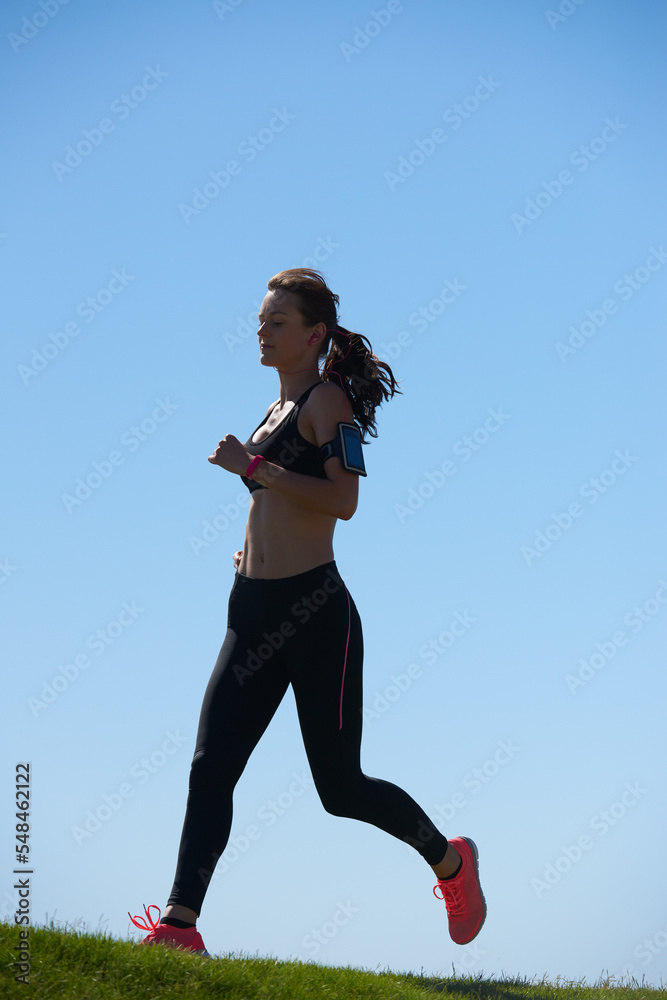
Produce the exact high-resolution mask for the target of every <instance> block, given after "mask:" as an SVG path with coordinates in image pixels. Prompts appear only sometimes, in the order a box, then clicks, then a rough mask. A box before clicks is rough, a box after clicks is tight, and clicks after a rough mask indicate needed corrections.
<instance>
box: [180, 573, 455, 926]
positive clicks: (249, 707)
mask: <svg viewBox="0 0 667 1000" xmlns="http://www.w3.org/2000/svg"><path fill="white" fill-rule="evenodd" d="M362 660H363V638H362V632H361V621H360V618H359V613H358V612H357V609H356V607H355V605H354V602H353V600H352V598H351V597H350V595H349V593H348V591H347V588H346V587H345V584H344V583H343V581H342V579H341V577H340V575H339V573H338V570H337V568H336V563H335V562H333V561H332V562H330V563H326V564H324V565H323V566H317V567H316V568H315V569H312V570H308V572H306V573H299V574H298V575H296V576H290V577H284V578H282V579H279V580H261V579H255V578H253V577H247V576H241V575H240V574H239V573H237V574H236V577H235V579H234V585H233V587H232V590H231V593H230V595H229V612H228V619H227V634H226V636H225V640H224V642H223V644H222V648H221V650H220V654H219V656H218V659H217V662H216V664H215V667H214V669H213V673H212V675H211V679H210V681H209V683H208V687H207V689H206V694H205V695H204V703H203V705H202V710H201V716H200V720H199V730H198V732H197V743H196V746H195V753H194V757H193V760H192V767H191V770H190V784H189V794H188V801H187V809H186V814H185V822H184V824H183V833H182V836H181V844H180V849H179V854H178V863H177V867H176V877H175V879H174V885H173V888H172V891H171V895H170V896H169V900H168V903H179V904H180V905H182V906H187V907H189V908H190V909H192V910H194V911H195V912H196V913H199V912H200V909H201V904H202V902H203V899H204V896H205V894H206V890H207V888H208V885H209V882H210V880H211V876H212V875H213V871H214V869H215V865H216V862H217V861H218V859H219V857H220V855H221V854H222V852H223V851H224V849H225V846H226V844H227V841H228V839H229V834H230V830H231V824H232V793H233V791H234V786H235V785H236V783H237V781H238V780H239V778H240V776H241V774H242V772H243V769H244V768H245V766H246V763H247V761H248V758H249V757H250V754H251V753H252V751H253V749H254V748H255V746H256V745H257V743H258V741H259V739H260V738H261V736H262V733H263V732H264V730H265V729H266V727H267V726H268V724H269V722H270V721H271V718H272V717H273V714H274V713H275V711H276V709H277V708H278V705H279V704H280V702H281V700H282V698H283V695H284V694H285V691H286V690H287V688H288V686H289V684H291V685H292V688H293V690H294V697H295V700H296V707H297V711H298V715H299V724H300V726H301V733H302V736H303V742H304V746H305V749H306V753H307V755H308V763H309V765H310V769H311V772H312V775H313V780H314V782H315V787H316V788H317V792H318V794H319V796H320V799H321V801H322V805H323V806H324V808H325V809H326V811H327V812H329V813H332V814H333V815H334V816H347V817H350V818H353V819H359V820H363V821H364V822H365V823H372V824H373V825H374V826H377V827H380V829H381V830H386V832H387V833H390V834H392V836H394V837H398V838H399V839H400V840H403V841H404V842H405V843H407V844H410V845H411V846H412V847H414V848H415V850H417V851H418V852H419V854H421V856H422V857H423V858H424V860H425V861H426V862H427V863H428V864H431V865H435V864H437V863H438V862H439V861H441V860H442V858H443V855H444V853H445V851H446V849H447V840H446V838H445V837H444V836H443V835H442V833H440V831H439V830H438V829H437V827H435V826H434V824H433V823H432V822H431V820H430V819H429V818H428V816H427V815H426V813H425V812H424V811H423V810H422V809H421V808H420V807H419V806H418V805H417V803H416V802H415V801H414V799H412V798H411V797H410V796H409V795H408V794H407V792H404V791H403V790H402V789H401V788H398V787H397V786H396V785H393V784H391V783H390V782H388V781H383V780H381V779H380V778H369V777H368V776H367V775H365V774H363V772H362V770H361V765H360V749H361V725H362Z"/></svg>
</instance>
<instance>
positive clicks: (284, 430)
mask: <svg viewBox="0 0 667 1000" xmlns="http://www.w3.org/2000/svg"><path fill="white" fill-rule="evenodd" d="M322 384H323V383H322V382H315V384H314V385H311V387H310V389H306V391H305V392H304V394H303V395H302V396H299V398H298V399H297V401H296V403H295V404H294V406H293V407H292V409H291V410H290V411H289V413H288V414H287V416H286V417H285V418H284V419H283V420H281V421H280V423H279V424H278V425H277V427H274V429H273V430H272V431H271V433H270V434H269V435H267V437H265V438H262V440H261V441H253V437H254V436H255V434H256V433H257V431H258V430H259V428H260V427H263V426H264V424H265V423H266V421H267V420H268V419H269V417H270V415H271V414H270V413H267V415H266V416H265V417H264V419H263V420H262V422H261V424H259V425H258V426H257V427H255V429H254V431H253V432H252V434H251V435H250V437H249V439H248V440H247V441H246V443H245V446H246V448H247V449H248V451H249V452H250V454H251V455H263V456H264V458H265V459H266V460H267V462H273V463H274V464H275V465H280V466H282V467H283V469H289V471H290V472H300V473H301V474H302V475H303V476H316V477H317V478H318V479H326V478H327V476H326V473H325V471H324V462H323V461H322V456H321V454H320V449H319V447H318V446H317V445H316V444H311V442H310V441H306V439H305V437H303V435H302V434H300V433H299V431H298V428H297V420H298V419H299V408H300V407H301V406H302V405H303V403H305V402H306V400H307V399H308V397H309V396H310V394H311V392H312V391H313V389H314V388H315V386H316V385H322ZM241 479H242V480H243V482H244V483H245V485H246V486H247V487H248V489H249V490H250V492H251V493H254V491H255V490H265V489H266V486H262V484H261V483H256V482H255V481H254V480H253V479H247V478H246V477H245V476H241Z"/></svg>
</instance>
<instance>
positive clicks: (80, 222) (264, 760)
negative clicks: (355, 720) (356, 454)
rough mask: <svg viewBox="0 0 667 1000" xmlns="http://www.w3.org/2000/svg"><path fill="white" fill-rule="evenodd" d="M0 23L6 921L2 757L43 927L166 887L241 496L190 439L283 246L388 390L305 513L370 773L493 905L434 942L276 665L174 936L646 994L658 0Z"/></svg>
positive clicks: (654, 569)
mask: <svg viewBox="0 0 667 1000" xmlns="http://www.w3.org/2000/svg"><path fill="white" fill-rule="evenodd" d="M559 2H560V0H559ZM0 21H1V25H2V31H1V32H0V44H1V46H2V62H1V66H2V68H1V70H0V73H1V80H2V85H3V92H4V94H5V95H6V97H5V101H4V113H5V122H4V135H5V137H6V153H5V156H4V157H3V159H2V166H1V168H0V169H1V170H2V190H3V193H4V196H5V197H4V199H3V201H4V205H3V209H2V213H1V218H0V233H1V235H0V252H1V253H2V257H3V261H2V272H3V296H2V300H3V304H2V358H3V366H2V400H3V410H4V414H3V420H2V443H3V463H2V464H3V472H4V489H3V501H2V503H3V511H2V544H1V547H0V561H1V564H2V570H1V572H0V578H1V579H2V585H1V592H0V601H1V602H2V612H3V616H4V622H5V624H4V628H3V643H2V647H3V655H4V665H3V692H4V694H5V695H6V697H4V698H3V708H2V723H3V724H2V737H1V741H2V753H3V756H2V760H3V766H2V772H1V774H2V779H1V781H0V803H1V806H0V809H1V810H2V812H1V816H2V840H1V842H2V844H3V845H4V846H3V848H2V852H1V854H2V865H1V866H0V870H1V872H2V889H1V891H0V897H1V900H2V902H1V903H0V910H1V912H2V915H3V916H4V917H5V918H9V919H13V913H14V910H15V906H16V895H15V893H14V891H13V890H12V885H13V884H14V883H13V880H14V878H15V876H14V875H13V866H14V865H15V861H14V856H15V846H14V845H15V839H14V838H15V831H14V825H15V822H16V819H15V816H14V812H13V802H14V798H13V796H14V777H15V768H16V765H17V764H18V763H20V762H25V761H28V762H30V765H31V769H32V795H33V799H32V811H31V817H30V822H31V824H32V825H31V831H30V836H31V841H30V843H31V847H32V854H31V861H32V862H33V867H34V875H33V876H32V883H31V889H32V895H31V906H32V910H31V912H32V918H33V920H34V921H36V922H39V923H41V922H44V920H46V919H48V920H50V919H52V918H53V919H55V920H56V921H62V922H64V923H67V924H69V925H73V926H86V927H88V928H89V929H95V928H98V927H99V928H104V929H107V930H108V931H109V932H110V933H112V934H114V935H117V936H120V937H124V936H125V935H127V934H128V933H130V934H131V935H132V936H133V937H136V938H137V939H138V938H139V932H137V931H135V929H134V928H132V927H131V925H130V924H129V920H128V917H127V911H128V910H129V911H131V912H132V913H139V912H141V906H142V904H143V903H146V904H149V903H157V904H158V905H160V906H161V907H164V905H165V902H166V898H167V895H168V893H169V890H170V888H171V883H172V879H173V875H174V866H175V861H176V852H177V847H178V842H179V837H180V831H181V825H182V821H183V813H184V808H185V799H186V792H187V780H188V770H189V765H190V759H191V755H192V752H193V748H194V739H195V733H196V726H197V719H198V713H199V708H200V704H201V699H202V696H203V692H204V689H205V686H206V683H207V680H208V676H209V673H210V671H211V669H212V667H213V664H214V662H215V660H216V657H217V654H218V650H219V648H220V645H221V643H222V639H223V636H224V631H225V625H226V614H227V597H228V593H229V589H230V587H231V584H232V581H233V576H234V569H233V565H232V554H233V552H234V551H235V550H236V549H238V548H240V547H241V546H242V542H243V531H244V523H245V518H246V516H247V504H248V493H247V491H246V490H245V489H244V487H243V485H242V483H241V481H240V479H238V477H233V476H232V475H230V474H229V473H226V472H223V471H222V470H221V469H220V468H216V467H213V466H211V465H210V463H208V462H207V456H208V455H209V454H211V452H212V451H213V450H214V447H215V445H216V444H217V442H218V441H219V440H220V438H222V437H223V436H224V435H225V434H226V433H232V434H235V435H236V436H237V437H239V438H241V439H242V440H245V439H246V436H247V435H248V434H249V433H250V431H251V430H252V428H254V427H255V426H256V425H257V424H258V423H259V420H260V418H261V417H262V416H263V414H264V412H265V410H266V408H267V406H268V405H269V404H270V403H271V402H272V401H273V400H275V399H276V398H277V395H278V377H277V375H276V374H275V372H273V371H272V370H270V369H266V368H262V367H261V366H260V364H259V357H258V351H257V347H256V339H255V332H256V327H255V323H256V313H257V311H258V307H259V303H260V302H261V300H262V298H263V296H264V294H265V292H266V282H267V281H268V279H269V278H270V277H271V276H272V275H273V274H275V273H277V272H278V271H280V270H283V269H285V268H289V267H298V266H311V267H318V268H320V269H321V270H322V272H323V273H324V275H325V277H326V279H327V281H328V282H329V284H330V287H331V288H332V289H333V291H335V292H336V293H337V294H338V295H339V296H340V321H341V323H342V324H343V325H344V326H345V327H347V328H348V329H351V330H356V331H358V332H360V333H362V334H363V335H364V336H366V337H368V339H369V340H370V341H371V343H372V344H373V346H374V348H375V350H376V352H377V354H378V355H379V357H381V358H382V359H384V360H388V361H389V362H390V364H391V365H392V368H393V370H394V373H395V375H396V377H397V378H398V379H399V380H400V382H401V387H402V390H403V394H402V395H401V396H397V397H395V398H394V400H392V401H391V402H390V403H388V404H387V405H386V406H384V407H383V408H382V409H381V410H380V411H379V412H378V430H379V437H378V438H377V440H373V441H372V443H371V444H370V445H369V447H368V448H367V449H365V457H366V465H367V469H368V478H367V479H365V480H363V482H362V483H361V490H360V502H359V506H358V509H357V512H356V514H355V516H354V518H353V519H352V520H351V521H348V522H342V523H341V524H340V525H339V527H338V529H337V533H336V538H335V553H336V560H337V562H338V566H339V569H340V571H341V573H342V575H343V578H344V579H345V581H346V583H347V585H348V588H349V590H350V593H351V594H352V596H353V597H354V600H355V602H356V604H357V606H358V608H359V611H360V614H361V617H362V622H363V626H364V641H365V656H366V660H365V694H364V704H365V709H366V711H365V717H366V724H365V730H364V740H363V746H362V765H363V767H364V770H365V771H366V773H368V774H370V775H373V776H377V777H383V778H386V779H388V780H391V781H393V782H395V783H397V784H399V785H401V786H402V787H404V788H405V789H406V790H407V791H408V792H409V793H410V794H411V795H412V796H413V797H414V798H415V799H416V800H417V801H418V802H419V803H420V804H421V805H422V806H423V808H424V809H425V810H426V811H427V812H428V813H429V814H430V815H431V816H433V818H434V820H435V821H436V822H437V824H438V825H439V827H440V828H441V829H442V830H443V832H444V833H445V834H446V835H448V836H457V835H461V834H463V835H467V836H470V837H472V838H473V839H474V840H475V841H476V843H477V844H478V847H479V851H480V870H481V875H482V879H483V885H484V890H485V893H486V896H487V900H488V919H487V923H486V925H485V927H484V929H483V930H482V932H481V934H480V935H479V937H478V938H477V940H476V941H475V942H474V944H473V945H471V946H469V947H468V948H460V947H458V946H456V945H454V944H453V943H452V942H451V941H450V939H449V936H448V933H447V922H446V914H445V910H444V904H443V903H441V902H439V901H436V900H435V898H434V897H433V895H432V893H431V888H432V885H433V877H432V872H431V871H430V869H429V868H428V867H427V866H426V865H425V863H424V862H423V861H422V859H421V858H420V857H419V856H418V855H417V854H416V853H415V852H414V851H413V850H412V849H411V848H409V847H408V846H406V845H405V844H402V843H401V842H399V841H397V840H394V839H393V838H391V837H390V836H388V835H387V834H385V833H383V832H382V831H380V830H378V829H376V828H374V827H371V826H367V825H364V824H362V823H359V822H355V821H353V820H348V819H341V818H336V817H333V816H330V815H328V814H326V813H325V812H324V810H323V808H322V806H321V804H320V802H319V799H318V797H317V794H316V792H315V790H314V788H313V785H312V781H311V779H310V771H309V769H308V765H307V760H306V757H305V752H304V750H303V746H302V743H301V738H300V732H299V728H298V723H297V717H296V712H295V707H294V701H293V697H292V694H291V692H288V694H287V696H286V697H285V699H284V701H283V703H282V705H281V707H280V709H279V711H278V713H277V715H276V716H275V718H274V720H273V722H272V724H271V726H270V728H269V730H268V731H267V733H266V734H265V736H264V738H263V740H262V741H261V743H260V745H259V746H258V748H257V750H256V751H255V753H254V755H253V756H252V758H251V760H250V762H249V764H248V766H247V768H246V771H245V773H244V775H243V777H242V779H241V781H240V783H239V785H238V787H237V792H236V797H235V815H234V828H233V831H232V838H233V839H232V841H231V843H230V846H229V848H228V851H227V852H226V854H225V856H224V859H223V861H221V863H220V865H219V871H218V874H217V876H216V878H215V880H214V882H213V883H212V884H211V887H210V890H209V893H208V896H207V899H206V901H205V904H204V908H203V910H202V914H201V918H200V922H199V926H200V929H201V931H202V935H203V937H204V940H205V942H206V945H207V947H208V948H209V950H210V951H211V952H217V953H223V952H245V953H250V954H256V953H258V954H262V955H266V954H271V955H275V956H277V957H279V958H290V957H295V958H300V959H302V960H309V959H312V960H314V961H317V962H323V963H327V964H337V965H346V964H352V965H356V966H361V967H364V968H367V969H383V968H390V969H394V970H397V971H403V970H412V971H416V972H419V970H420V969H424V971H425V972H427V973H428V974H437V973H443V974H451V971H452V966H454V968H455V969H456V970H457V971H460V972H463V971H466V970H470V971H472V972H475V973H477V972H482V973H484V974H487V975H491V974H496V975H499V974H500V973H501V972H505V973H507V974H516V975H527V976H534V975H536V976H541V975H543V974H546V975H548V976H549V977H551V978H555V977H556V976H558V975H561V976H564V977H566V978H577V977H581V976H585V977H587V978H588V979H589V980H594V979H596V978H597V977H598V976H599V975H600V974H601V973H604V972H608V973H610V974H612V975H621V974H623V973H628V972H630V973H631V974H632V975H634V976H635V977H636V978H637V979H639V980H641V978H642V976H645V977H646V980H647V981H648V982H649V983H654V984H658V985H659V984H660V982H661V979H662V978H663V977H665V973H667V910H666V909H665V904H664V898H663V897H664V891H663V887H664V884H665V875H666V865H665V856H664V850H663V844H664V827H665V819H666V818H667V817H666V809H665V782H664V768H665V751H666V747H665V697H666V695H667V683H666V682H665V638H666V635H667V631H666V627H665V626H666V623H667V549H666V545H665V542H666V538H665V527H664V525H665V518H664V509H665V447H664V441H665V433H664V428H665V409H664V397H665V392H664V385H665V346H664V343H665V279H666V276H667V267H666V266H665V265H666V264H667V223H666V216H665V208H666V204H665V195H664V176H665V156H664V152H665V138H664V137H665V112H664V90H665V67H664V39H665V29H666V27H667V12H666V11H665V7H664V5H663V4H662V3H659V2H657V0H644V2H641V3H638V4H633V5H632V6H630V5H629V4H627V3H621V2H619V0H605V2H604V3H603V2H602V0H586V2H582V0H579V2H577V3H575V2H571V0H562V2H560V6H559V5H558V3H556V2H554V3H553V4H552V5H551V7H549V6H548V0H540V2H537V0H511V2H507V3H502V4H501V3H493V2H490V0H487V2H482V0H465V2H463V0H454V2H448V3H441V2H437V0H402V2H398V0H392V2H384V0H380V3H379V4H377V5H375V6H371V5H370V4H365V3H360V2H358V0H339V2H338V3H336V4H314V3H309V2H306V0H296V2H291V3H286V4H275V3H270V2H268V0H228V2H226V3H225V2H218V3H211V2H203V0H202V2H201V3H186V2H185V0H181V2H178V0H161V2H159V3H157V2H154V3H142V4H137V3H131V2H129V0H118V2H116V3H113V4H92V3H90V4H86V3H83V2H81V0H72V2H69V3H66V4H64V3H62V0H60V3H59V2H58V0H17V2H15V3H12V4H11V5H5V6H4V7H3V10H2V12H1V13H0ZM452 626H454V627H453V628H452ZM457 633H458V634H457ZM318 939H319V940H318Z"/></svg>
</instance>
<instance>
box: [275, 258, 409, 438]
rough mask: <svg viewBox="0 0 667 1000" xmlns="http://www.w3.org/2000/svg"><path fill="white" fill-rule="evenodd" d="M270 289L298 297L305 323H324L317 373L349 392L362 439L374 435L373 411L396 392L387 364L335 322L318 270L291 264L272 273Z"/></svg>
mask: <svg viewBox="0 0 667 1000" xmlns="http://www.w3.org/2000/svg"><path fill="white" fill-rule="evenodd" d="M268 288H269V290H270V291H275V290H276V289H278V288H282V289H285V291H290V292H294V293H295V294H296V295H298V296H299V302H300V304H299V311H300V312H301V314H302V316H303V320H304V324H305V325H306V326H309V327H310V326H315V325H316V324H317V323H326V325H327V332H326V335H325V337H324V338H323V340H322V344H321V347H320V352H319V355H318V361H321V360H323V359H324V365H323V368H322V371H321V377H322V378H323V380H324V381H325V382H333V383H334V384H335V385H339V386H340V387H341V388H342V389H343V391H344V392H345V395H346V396H347V398H348V400H349V403H350V406H351V407H352V415H353V417H354V420H355V423H357V424H358V425H359V429H360V430H361V437H362V440H364V439H365V437H366V435H367V434H370V436H371V437H377V436H378V435H377V429H376V424H375V411H376V409H377V408H378V406H381V405H382V403H383V402H385V401H386V400H387V399H391V397H392V396H394V395H395V394H396V393H400V392H401V390H400V389H399V388H398V383H397V381H396V379H395V378H394V373H393V372H392V370H391V368H390V367H389V365H387V364H385V363H384V362H383V361H379V360H378V358H377V356H376V355H375V354H374V353H373V349H372V347H371V345H370V343H369V341H368V340H367V339H366V337H363V336H362V335H361V334H359V333H352V332H351V331H350V330H346V329H345V328H344V327H342V326H339V324H338V319H337V306H338V303H339V299H338V296H337V295H335V294H334V293H333V292H332V291H331V290H330V288H329V287H328V286H327V283H326V281H325V280H324V278H323V277H322V275H321V274H320V272H319V271H314V270H311V269H310V268H307V267H294V268H290V269H289V270H287V271H281V272H280V273H279V274H276V275H274V277H273V278H271V279H270V280H269V282H268Z"/></svg>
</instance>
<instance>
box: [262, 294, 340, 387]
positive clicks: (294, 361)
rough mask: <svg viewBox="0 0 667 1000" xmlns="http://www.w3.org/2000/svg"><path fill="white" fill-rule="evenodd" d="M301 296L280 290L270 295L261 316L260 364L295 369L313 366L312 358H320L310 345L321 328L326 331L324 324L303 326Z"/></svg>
mask: <svg viewBox="0 0 667 1000" xmlns="http://www.w3.org/2000/svg"><path fill="white" fill-rule="evenodd" d="M297 302H298V296H297V295H296V294H295V293H294V292H288V291H286V290H285V289H282V288H277V289H276V290H275V291H273V292H267V294H266V295H265V296H264V301H263V302H262V307H261V309H260V313H259V329H258V330H257V337H258V339H259V350H260V361H261V363H262V364H263V365H266V366H267V367H273V368H285V369H286V370H291V369H296V368H298V367H299V365H302V366H305V363H306V362H310V363H311V364H313V359H312V355H313V353H315V355H316V354H317V346H318V345H317V344H316V343H313V344H310V345H309V344H308V341H309V340H310V338H311V336H312V335H313V333H315V332H322V331H318V327H320V326H321V327H322V328H323V329H326V327H325V324H324V323H318V324H317V326H315V327H307V326H305V325H304V321H303V316H302V315H301V313H300V312H299V310H298V308H297Z"/></svg>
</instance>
